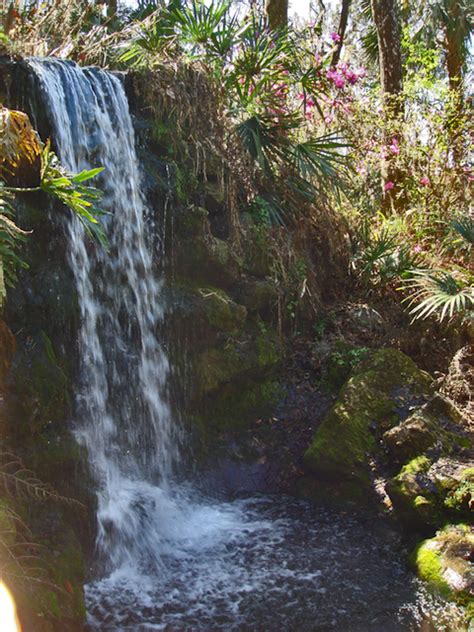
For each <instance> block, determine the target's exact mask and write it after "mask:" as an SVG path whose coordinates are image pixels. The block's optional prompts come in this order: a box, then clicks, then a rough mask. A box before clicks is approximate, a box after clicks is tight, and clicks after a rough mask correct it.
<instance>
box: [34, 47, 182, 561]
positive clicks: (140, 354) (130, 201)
mask: <svg viewBox="0 0 474 632" xmlns="http://www.w3.org/2000/svg"><path fill="white" fill-rule="evenodd" d="M30 65H31V67H32V68H33V69H34V71H35V73H36V75H37V77H39V79H40V81H41V84H42V86H43V88H44V92H45V100H46V103H47V107H48V112H49V115H50V118H51V123H52V126H53V129H54V140H55V143H56V146H57V149H58V153H59V155H60V158H61V160H62V162H63V163H64V164H65V166H67V167H68V168H69V169H70V170H71V171H73V172H79V171H81V170H83V169H90V168H91V166H97V165H100V166H102V167H104V169H105V170H104V177H103V180H102V188H103V189H104V198H103V201H102V203H101V206H102V208H103V209H104V210H105V211H107V212H109V213H110V214H111V217H109V218H108V219H107V221H106V229H107V237H108V241H109V250H108V252H104V251H102V250H101V249H99V248H94V247H93V245H91V244H90V243H88V239H87V236H86V235H85V231H84V227H83V225H82V224H81V222H80V221H79V220H78V219H77V218H71V221H69V223H68V229H69V245H70V249H69V259H70V264H71V267H72V270H73V272H74V275H75V279H76V286H77V294H78V301H79V305H80V310H81V330H80V340H79V345H80V349H79V356H80V362H81V369H80V375H81V378H80V389H79V393H78V395H77V407H76V415H77V419H78V424H77V436H78V438H79V440H80V441H81V442H82V443H83V444H85V446H86V447H87V450H88V454H89V459H90V463H91V466H92V468H93V472H94V475H95V478H96V481H97V488H98V529H99V537H98V544H99V548H100V550H101V552H102V553H103V554H104V555H105V558H106V559H108V560H109V561H111V562H112V564H111V567H112V568H117V567H118V566H120V565H121V564H123V563H124V561H125V559H127V560H128V561H129V562H130V563H131V564H135V563H136V561H137V559H139V558H140V557H141V556H142V555H143V553H144V543H143V540H142V541H140V543H139V551H138V550H137V548H136V546H135V545H136V544H137V532H140V534H141V536H145V537H146V535H147V534H146V529H145V530H144V529H138V527H139V524H138V523H140V522H143V519H144V516H145V514H146V513H147V511H148V510H147V508H146V504H147V503H149V502H156V494H157V493H162V492H163V493H164V492H165V491H166V489H167V487H168V485H169V480H170V476H171V473H172V469H173V464H174V463H175V462H176V460H177V458H178V451H177V444H178V442H177V436H176V435H177V427H176V424H173V423H172V419H171V414H170V409H169V405H168V402H167V392H166V386H167V377H168V371H169V366H168V360H167V357H166V355H165V353H164V351H163V348H162V347H161V346H160V344H159V329H160V323H161V321H162V320H163V307H162V305H163V299H162V280H161V276H160V271H159V270H158V269H157V266H156V265H155V264H154V257H153V252H152V246H151V244H152V239H151V237H152V236H151V235H149V234H148V230H149V227H148V225H147V213H146V206H145V203H144V199H143V195H142V193H141V183H140V172H139V167H138V163H137V157H136V154H135V138H134V131H133V126H132V120H131V117H130V113H129V108H128V102H127V99H126V96H125V93H124V89H123V86H122V84H121V81H120V79H119V78H118V77H116V76H114V75H112V74H111V73H107V72H104V71H102V70H99V69H96V68H88V69H85V70H82V69H81V68H80V67H79V66H77V65H76V64H74V63H71V62H63V61H58V60H54V59H46V60H45V59H41V60H40V59H33V60H31V61H30ZM150 232H151V231H150ZM156 259H157V260H158V259H159V257H156ZM157 485H159V487H157ZM150 492H153V493H152V494H151V496H150ZM155 544H156V543H153V546H151V550H149V551H147V554H148V555H150V554H152V555H156V553H157V551H156V547H155Z"/></svg>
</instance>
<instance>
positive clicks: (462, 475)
mask: <svg viewBox="0 0 474 632" xmlns="http://www.w3.org/2000/svg"><path fill="white" fill-rule="evenodd" d="M468 463H469V461H468V460H466V461H461V460H456V459H454V458H452V457H442V458H440V459H438V460H436V461H435V462H434V463H433V462H432V460H430V459H429V458H428V457H427V456H424V455H423V456H419V457H416V458H415V459H412V460H411V461H410V462H409V463H407V464H406V465H405V466H404V467H403V468H402V469H401V471H400V472H399V474H398V475H397V476H395V477H394V478H392V479H390V480H389V481H388V482H387V484H386V491H387V493H388V495H389V496H390V499H391V501H392V503H393V506H394V508H395V509H396V511H397V513H398V515H399V517H401V518H402V519H403V520H404V521H405V522H407V523H409V524H410V525H411V526H414V527H418V528H423V527H426V526H430V527H440V526H442V525H443V524H445V523H446V521H448V520H449V519H451V520H452V519H455V520H463V519H465V518H469V515H470V513H471V509H470V505H471V503H472V499H473V498H474V468H472V467H467V465H468Z"/></svg>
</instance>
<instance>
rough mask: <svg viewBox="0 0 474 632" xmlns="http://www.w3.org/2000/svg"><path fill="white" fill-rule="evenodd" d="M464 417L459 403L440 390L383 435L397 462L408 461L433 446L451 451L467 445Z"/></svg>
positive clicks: (446, 451) (439, 450)
mask: <svg viewBox="0 0 474 632" xmlns="http://www.w3.org/2000/svg"><path fill="white" fill-rule="evenodd" d="M460 419H461V416H460V414H459V412H458V411H457V409H456V407H455V406H454V405H453V404H452V403H451V402H450V401H449V400H447V399H446V398H445V397H443V396H442V395H440V394H439V393H436V394H435V395H434V396H433V397H432V398H431V399H430V400H429V401H428V402H427V403H426V404H425V405H423V406H420V407H419V408H418V409H417V410H416V411H415V412H414V413H413V414H411V415H410V416H409V417H408V418H407V419H405V420H404V421H403V422H402V423H400V424H399V425H398V426H396V427H394V428H391V429H390V430H388V431H387V432H385V434H384V435H383V438H382V439H383V442H384V444H385V446H386V448H387V450H388V451H389V453H390V456H391V458H392V459H393V460H394V461H395V462H396V463H406V462H407V461H409V460H410V459H413V458H414V457H416V456H418V455H420V454H423V453H425V452H426V451H429V450H431V449H433V448H436V450H437V451H438V453H443V454H448V453H450V452H452V451H453V450H456V449H457V448H460V447H463V444H464V441H465V438H464V437H463V436H462V435H461V434H459V433H460V431H461V426H460V425H459V422H460ZM453 430H454V431H453Z"/></svg>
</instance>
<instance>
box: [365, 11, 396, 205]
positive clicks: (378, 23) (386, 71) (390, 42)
mask: <svg viewBox="0 0 474 632" xmlns="http://www.w3.org/2000/svg"><path fill="white" fill-rule="evenodd" d="M371 3H372V15H373V18H374V22H375V27H376V29H377V42H378V49H379V66H380V83H381V84H382V92H383V99H384V111H385V120H386V129H387V136H386V139H385V144H386V145H388V144H389V143H390V142H391V141H392V140H393V138H396V139H397V140H398V141H400V137H399V136H400V133H399V131H398V128H399V124H400V122H401V120H400V119H401V117H402V115H403V102H402V90H403V66H402V53H401V42H400V22H399V16H398V6H397V0H371ZM389 183H393V186H392V185H391V184H389ZM401 184H402V174H401V173H400V171H399V169H397V168H396V167H395V166H394V165H393V158H392V159H391V160H383V161H382V188H383V204H382V208H383V210H384V211H385V212H390V211H392V210H393V209H394V208H395V207H399V206H402V205H403V197H402V192H403V191H402V188H401ZM387 185H388V186H387ZM389 187H391V188H389Z"/></svg>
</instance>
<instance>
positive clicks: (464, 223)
mask: <svg viewBox="0 0 474 632" xmlns="http://www.w3.org/2000/svg"><path fill="white" fill-rule="evenodd" d="M451 227H452V228H453V229H454V230H455V231H456V232H457V233H458V234H459V235H460V236H461V237H462V239H463V240H464V241H466V242H467V243H468V244H470V245H473V244H474V217H472V216H469V215H466V216H465V217H459V218H458V219H455V220H453V221H452V222H451Z"/></svg>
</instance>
